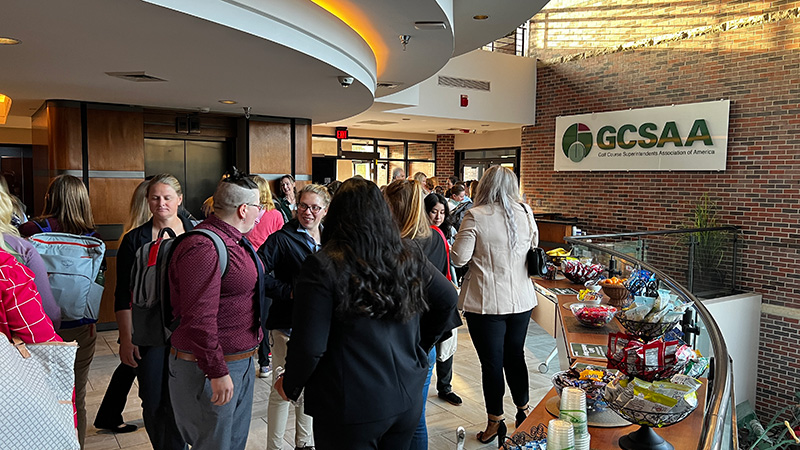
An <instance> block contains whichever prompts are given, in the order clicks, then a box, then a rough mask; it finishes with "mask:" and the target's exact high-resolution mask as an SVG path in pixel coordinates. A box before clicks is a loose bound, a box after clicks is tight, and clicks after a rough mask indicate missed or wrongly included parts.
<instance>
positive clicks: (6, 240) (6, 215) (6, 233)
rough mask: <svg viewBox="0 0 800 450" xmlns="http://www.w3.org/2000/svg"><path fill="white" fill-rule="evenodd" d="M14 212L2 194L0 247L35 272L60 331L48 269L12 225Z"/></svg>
mask: <svg viewBox="0 0 800 450" xmlns="http://www.w3.org/2000/svg"><path fill="white" fill-rule="evenodd" d="M14 210H15V207H14V202H13V201H12V199H11V197H10V196H9V195H7V194H6V193H4V192H0V234H2V235H3V239H2V240H0V246H2V248H3V250H5V251H7V252H8V253H10V254H12V255H13V256H14V257H15V258H17V260H18V261H19V262H20V263H22V264H24V265H25V266H26V267H28V268H29V269H30V270H31V272H33V274H34V282H35V283H36V287H37V290H38V291H39V295H40V296H41V297H42V306H43V307H44V312H45V313H46V314H47V317H49V318H50V320H51V321H52V322H53V327H54V328H55V329H56V330H58V329H59V328H60V327H61V308H59V307H58V304H56V300H55V298H53V292H52V291H51V290H50V280H48V278H47V268H46V267H45V265H44V261H42V257H41V256H40V255H39V252H37V251H36V249H35V248H33V245H31V243H30V242H28V240H26V239H23V238H21V237H20V235H19V230H17V228H16V227H15V226H14V225H11V220H12V217H13V215H14Z"/></svg>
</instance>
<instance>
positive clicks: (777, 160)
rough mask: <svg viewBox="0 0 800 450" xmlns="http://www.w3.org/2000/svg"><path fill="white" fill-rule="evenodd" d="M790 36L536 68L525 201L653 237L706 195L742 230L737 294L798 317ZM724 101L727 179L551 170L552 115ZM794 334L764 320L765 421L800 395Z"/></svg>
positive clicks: (795, 83) (724, 38) (788, 30)
mask: <svg viewBox="0 0 800 450" xmlns="http://www.w3.org/2000/svg"><path fill="white" fill-rule="evenodd" d="M728 3H736V4H739V5H740V6H741V5H746V3H745V2H728ZM747 3H750V2H747ZM752 3H760V2H752ZM787 3H788V2H787ZM795 36H800V21H798V19H796V18H790V19H787V20H782V21H779V22H773V23H766V24H763V25H760V26H753V27H747V28H742V29H736V30H731V31H728V32H723V33H716V34H709V35H705V36H702V37H698V38H693V39H688V40H683V41H677V42H670V43H667V44H662V45H659V46H656V47H653V48H649V49H641V50H636V51H626V52H619V53H613V54H608V55H603V56H597V57H592V58H588V59H583V60H577V61H572V62H567V63H562V64H553V65H540V67H539V69H538V72H537V102H536V106H537V108H536V116H537V117H536V125H534V126H529V127H526V128H524V129H523V133H522V161H521V175H522V182H523V188H524V192H526V193H527V195H528V199H529V202H530V203H531V204H537V201H541V204H542V206H541V207H537V208H536V209H537V210H540V211H558V212H562V213H564V214H565V215H567V216H570V215H574V216H577V217H580V218H582V219H583V222H584V223H583V224H582V225H583V226H582V228H584V229H586V230H588V231H589V232H590V233H595V232H615V231H638V230H658V229H671V228H676V227H677V226H678V225H680V224H682V223H685V222H686V221H687V219H688V218H689V216H690V210H691V208H692V206H693V203H694V202H695V201H697V199H698V198H699V197H700V196H701V195H702V194H703V193H706V192H708V193H709V194H710V196H711V197H712V198H713V199H714V200H716V202H717V204H718V206H719V207H720V208H721V213H720V217H719V218H720V219H721V223H722V224H725V225H738V226H741V227H742V236H741V244H742V245H741V247H740V248H741V254H742V255H743V256H742V257H741V266H740V271H739V274H740V276H739V285H740V287H741V288H743V289H745V290H750V291H755V292H759V293H761V294H763V298H764V302H765V303H769V304H773V305H780V306H786V307H792V308H800V266H799V265H798V263H797V261H798V260H800V242H798V237H800V232H798V225H799V224H800V81H799V80H800V51H798V47H800V42H798V40H797V38H796V37H795ZM720 98H726V99H730V100H731V111H730V134H729V142H728V160H727V170H726V171H724V172H592V173H582V172H568V173H564V172H562V173H556V172H554V171H553V154H554V139H555V136H554V135H555V118H556V116H559V115H572V114H581V113H588V112H602V111H614V110H622V109H628V108H640V107H652V106H663V105H670V104H682V103H693V102H701V101H708V100H714V99H720ZM441 138H442V137H441V136H440V139H441ZM440 142H442V141H441V140H440ZM439 148H440V152H442V153H441V154H442V156H444V155H446V154H447V153H446V152H445V151H442V150H441V149H443V148H445V145H443V144H441V143H440V147H439ZM438 167H439V169H438V170H439V171H441V172H442V174H444V173H445V172H446V171H447V170H448V169H446V168H445V164H442V163H440V165H439V166H438ZM754 320H757V319H756V318H754ZM799 332H800V325H798V321H797V320H792V319H787V318H784V317H778V316H771V315H764V314H762V317H761V343H760V351H759V366H758V377H759V383H758V387H757V389H758V393H757V395H758V401H757V405H756V409H757V411H758V412H759V414H760V415H761V417H762V419H763V418H768V417H769V416H771V415H772V413H774V412H775V411H777V410H778V409H780V408H782V407H783V406H786V405H788V404H789V403H790V401H792V399H793V396H794V392H795V391H796V390H800V371H798V370H797V369H798V368H799V367H800V361H799V360H798V354H800V352H798V350H797V344H798V340H797V336H798V333H799Z"/></svg>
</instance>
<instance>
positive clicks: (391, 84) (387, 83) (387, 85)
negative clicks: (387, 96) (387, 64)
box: [378, 81, 401, 89]
mask: <svg viewBox="0 0 800 450" xmlns="http://www.w3.org/2000/svg"><path fill="white" fill-rule="evenodd" d="M400 84H401V83H395V82H393V81H378V88H384V89H395V88H397V87H398V86H400Z"/></svg>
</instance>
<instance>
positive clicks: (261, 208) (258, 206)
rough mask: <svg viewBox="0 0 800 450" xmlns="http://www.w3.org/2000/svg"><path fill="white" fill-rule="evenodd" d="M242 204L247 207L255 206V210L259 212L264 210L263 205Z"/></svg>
mask: <svg viewBox="0 0 800 450" xmlns="http://www.w3.org/2000/svg"><path fill="white" fill-rule="evenodd" d="M242 204H243V205H247V206H255V207H256V208H258V210H259V211H263V210H264V205H261V204H258V203H242Z"/></svg>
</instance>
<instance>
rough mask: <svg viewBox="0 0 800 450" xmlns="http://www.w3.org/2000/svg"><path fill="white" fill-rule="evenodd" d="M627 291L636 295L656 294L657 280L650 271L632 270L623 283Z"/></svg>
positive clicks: (651, 295)
mask: <svg viewBox="0 0 800 450" xmlns="http://www.w3.org/2000/svg"><path fill="white" fill-rule="evenodd" d="M623 284H624V285H625V287H626V288H628V291H629V292H630V293H631V294H632V295H634V296H636V295H641V296H645V297H657V296H658V280H657V279H656V276H655V275H653V273H652V272H650V271H647V270H634V271H633V273H631V276H630V277H628V280H627V281H626V282H625V283H623Z"/></svg>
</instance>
